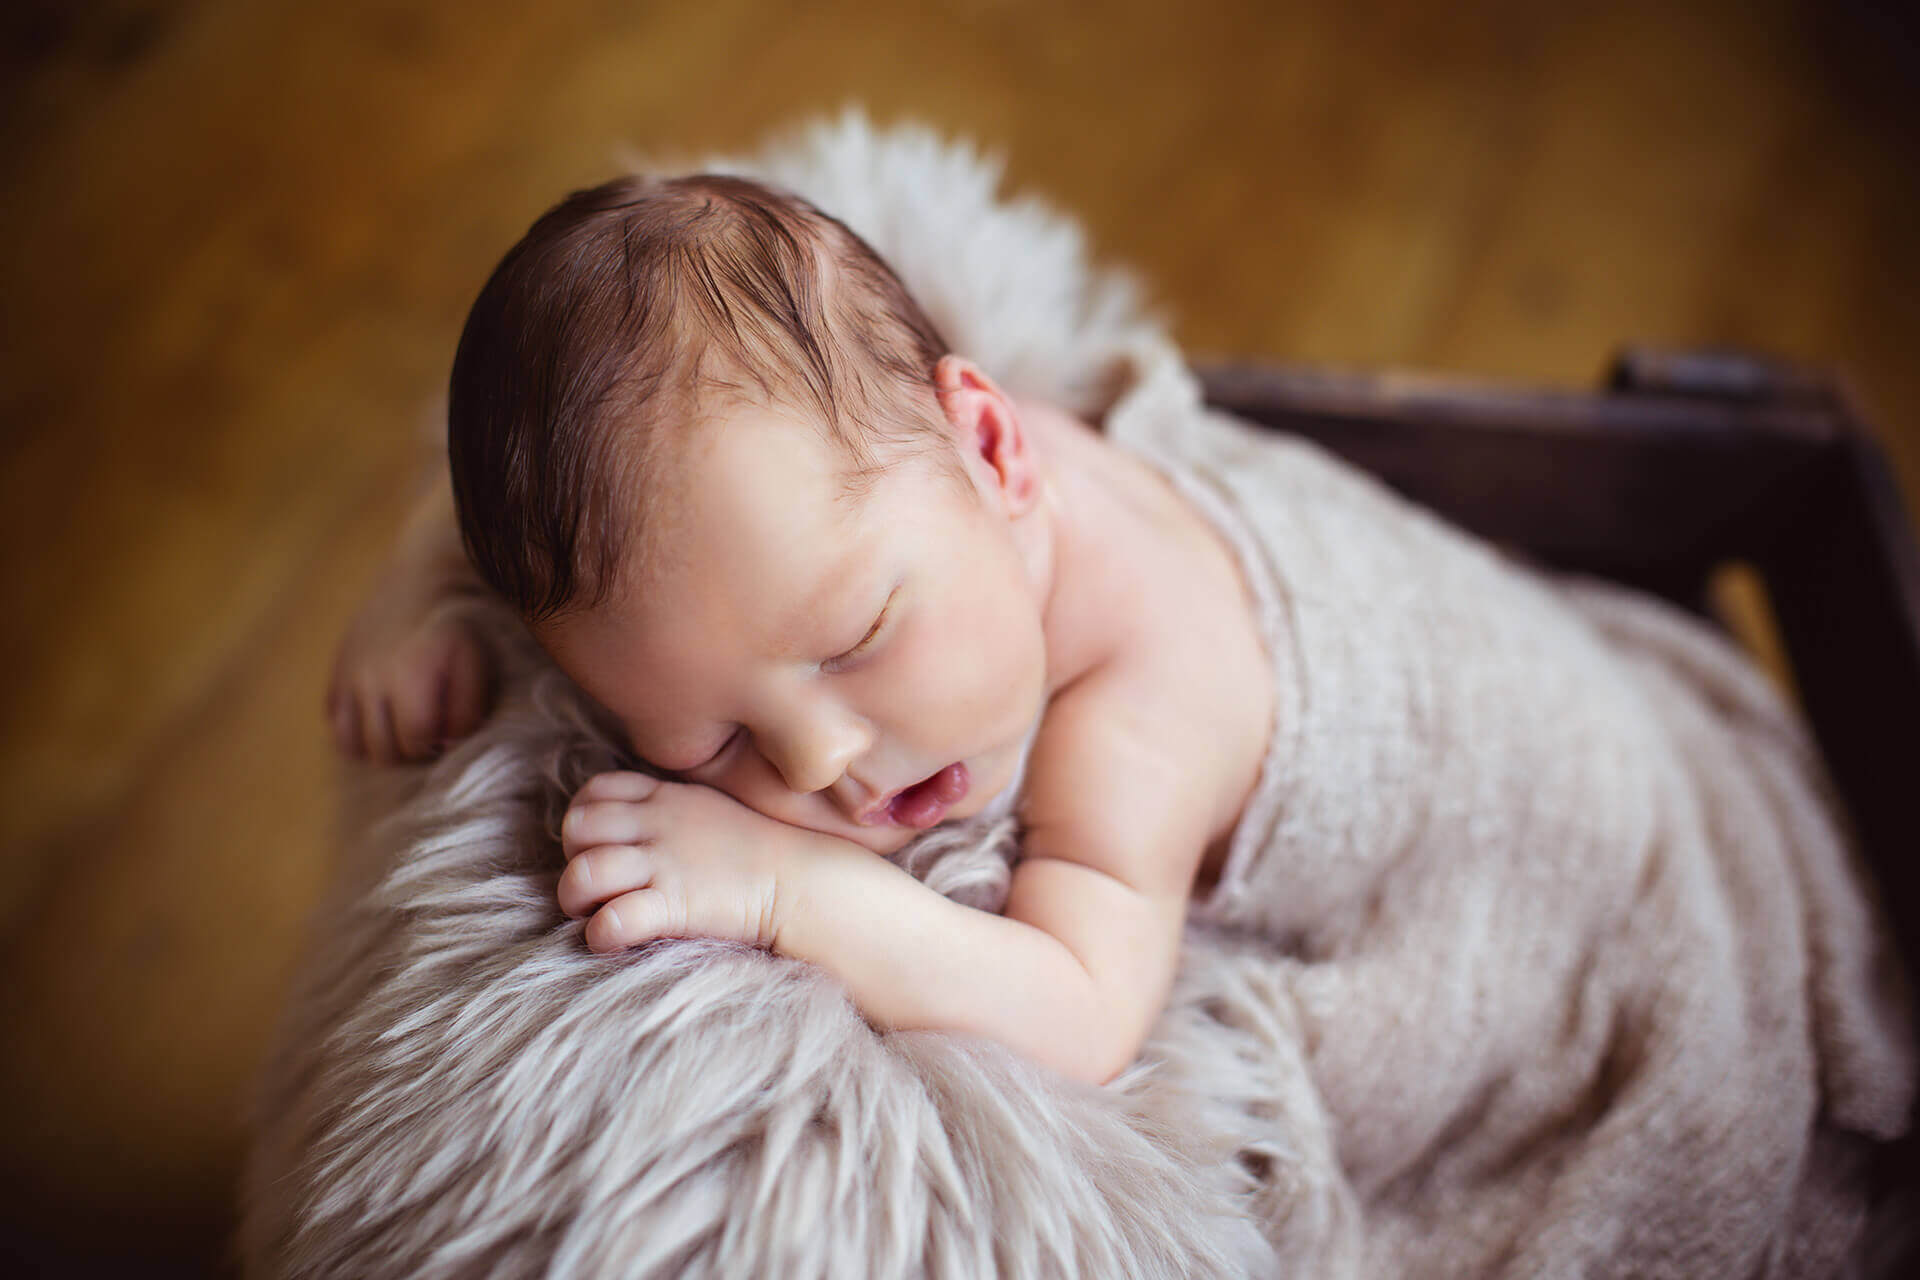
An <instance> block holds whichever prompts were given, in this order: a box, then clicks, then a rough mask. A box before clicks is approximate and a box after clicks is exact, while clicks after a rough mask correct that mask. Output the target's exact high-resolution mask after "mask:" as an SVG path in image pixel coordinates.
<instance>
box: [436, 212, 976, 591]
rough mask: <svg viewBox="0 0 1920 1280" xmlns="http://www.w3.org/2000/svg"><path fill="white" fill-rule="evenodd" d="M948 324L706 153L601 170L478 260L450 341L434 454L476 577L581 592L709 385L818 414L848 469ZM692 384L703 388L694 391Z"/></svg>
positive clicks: (876, 262)
mask: <svg viewBox="0 0 1920 1280" xmlns="http://www.w3.org/2000/svg"><path fill="white" fill-rule="evenodd" d="M946 350H947V348H946V344H945V342H944V341H943V340H942V338H941V336H940V333H939V331H938V330H937V329H936V328H935V327H934V325H933V323H932V321H930V320H929V319H928V318H927V316H926V314H925V313H924V312H923V311H922V310H921V309H920V306H919V304H918V303H916V302H915V301H914V300H913V297H912V296H911V295H910V294H909V293H908V292H907V290H906V288H905V286H904V285H902V284H901V283H900V280H899V278H898V277H897V276H896V275H894V273H893V271H892V269H891V268H889V267H888V266H887V264H886V263H885V262H883V261H882V260H881V258H880V255H879V254H877V253H875V252H874V250H873V249H872V247H871V246H869V245H868V244H867V243H866V242H865V241H864V240H862V239H861V238H860V237H859V236H857V235H855V234H854V233H853V232H852V231H851V230H849V229H848V228H847V227H846V226H845V225H844V224H842V223H841V222H839V221H838V220H837V219H835V218H832V217H829V216H828V215H827V214H825V213H822V212H821V211H820V210H819V209H817V208H815V207H814V206H813V205H811V204H809V203H807V202H806V201H805V200H802V199H800V198H799V197H798V196H795V195H792V194H789V193H787V192H784V191H779V190H776V189H774V188H771V187H768V186H764V185H762V184H760V183H757V182H752V181H749V180H747V179H744V178H736V177H729V176H723V175H718V174H695V175H692V176H688V177H679V178H668V179H656V178H647V177H637V176H636V177H626V178H618V179H615V180H614V181H612V182H607V183H604V184H602V185H600V186H597V187H593V188H591V189H589V190H586V191H577V192H575V193H573V194H572V195H570V196H568V197H567V198H566V199H565V200H563V201H561V202H560V203H559V204H558V205H556V206H555V207H554V208H553V209H551V210H549V211H548V212H547V213H546V214H545V215H544V216H542V217H541V218H540V220H539V221H537V222H535V223H534V224H533V227H532V228H531V229H530V230H529V231H528V232H527V234H526V235H525V236H524V237H522V238H521V240H520V242H519V243H518V244H516V245H514V247H513V248H512V249H511V250H509V251H508V253H507V255H506V257H505V258H503V259H502V260H501V262H500V265H499V266H498V267H497V268H495V269H494V272H493V275H492V277H491V278H489V279H488V281H487V283H486V285H485V287H483V288H482V289H481V291H480V296H479V298H478V299H477V300H476V301H475V302H474V304H473V309H472V310H471V311H470V312H469V313H468V315H467V323H466V328H465V329H464V330H463V331H462V333H461V335H460V346H459V350H458V352H457V353H456V354H455V356H454V361H453V377H452V384H451V387H450V390H449V395H448V407H447V455H448V465H449V467H450V469H451V471H452V476H453V492H454V500H455V506H456V509H457V510H458V512H459V519H460V534H461V537H462V539H463V540H464V541H465V543H466V547H467V554H468V556H469V557H470V558H471V559H472V561H473V564H474V567H475V569H476V570H477V571H478V572H479V574H480V576H481V578H482V579H483V580H484V581H485V582H486V583H487V584H488V585H489V586H491V587H492V588H493V589H494V590H495V591H497V592H499V593H500V594H501V595H502V596H503V597H505V598H506V600H507V601H508V602H509V603H511V604H512V605H513V606H514V607H515V608H516V609H518V610H519V611H520V613H521V615H522V616H523V617H525V618H527V619H528V620H529V621H539V620H542V619H546V618H552V617H554V616H557V615H559V614H561V613H564V612H567V611H570V610H572V609H576V608H581V607H588V608H590V607H592V606H593V605H596V604H598V603H600V602H601V601H602V600H604V599H605V598H606V596H607V594H608V593H609V592H610V591H611V590H612V588H613V585H614V582H615V579H616V577H617V576H618V574H619V571H620V566H621V564H622V563H623V560H624V558H625V557H626V556H627V555H628V554H629V553H630V552H631V551H633V550H634V548H635V547H636V546H637V544H638V543H639V542H640V541H641V540H642V527H641V526H642V524H643V523H644V516H645V511H644V506H643V504H641V503H638V502H635V501H633V500H631V499H627V500H624V501H623V500H622V496H621V495H630V494H634V493H638V492H641V491H642V489H643V488H644V485H645V483H646V481H647V480H648V479H649V478H650V477H651V473H652V472H654V471H655V470H657V464H656V455H657V454H658V452H659V446H660V444H661V442H662V438H663V437H664V436H666V435H667V434H668V432H667V430H666V428H668V427H671V426H674V425H678V424H682V423H684V422H685V421H686V420H688V419H691V418H693V417H694V415H695V414H696V413H697V412H698V411H699V409H700V407H701V406H702V405H703V404H711V403H713V402H714V398H715V394H716V393H717V394H718V396H719V397H722V398H725V399H731V400H733V401H735V402H740V403H751V402H755V401H756V400H757V401H758V402H759V403H764V404H769V405H774V404H777V405H780V406H782V407H785V408H789V409H793V410H797V411H799V412H801V413H803V414H805V415H806V416H808V417H809V418H810V419H812V420H813V421H815V422H817V423H819V424H820V427H821V429H822V430H824V431H825V432H826V433H827V435H828V438H829V439H830V440H831V441H832V442H833V443H834V444H835V445H836V446H838V447H839V448H840V449H841V450H842V452H843V454H844V455H845V457H846V459H847V460H848V463H849V470H848V484H849V487H850V489H853V490H857V489H858V488H859V486H860V485H861V484H862V483H863V482H864V481H865V480H866V479H868V478H870V477H871V476H872V475H874V474H875V473H876V472H877V471H878V470H879V469H881V466H882V463H883V461H884V458H885V456H886V454H887V451H888V446H892V445H897V444H901V443H905V442H910V441H912V440H913V439H914V438H915V437H917V436H918V437H925V436H927V435H930V434H931V433H932V431H933V430H934V428H935V425H936V424H935V422H934V421H933V420H932V419H931V417H930V415H929V413H928V412H927V410H928V409H930V408H931V407H932V406H933V405H934V403H935V402H934V401H933V398H932V388H933V374H934V366H935V365H936V364H937V363H938V362H939V360H940V357H941V356H942V355H944V354H946ZM703 396H704V398H703Z"/></svg>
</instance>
